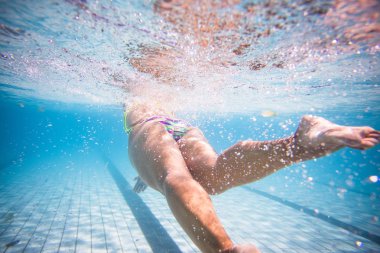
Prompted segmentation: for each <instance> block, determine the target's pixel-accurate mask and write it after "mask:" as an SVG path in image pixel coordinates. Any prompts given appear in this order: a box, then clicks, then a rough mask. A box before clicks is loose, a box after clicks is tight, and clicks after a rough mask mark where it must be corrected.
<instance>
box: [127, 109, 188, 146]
mask: <svg viewBox="0 0 380 253" xmlns="http://www.w3.org/2000/svg"><path fill="white" fill-rule="evenodd" d="M152 120H157V122H159V123H161V124H162V125H163V126H164V127H165V129H166V131H167V132H168V133H169V134H171V135H172V136H173V139H174V140H175V141H179V140H180V139H181V138H182V137H183V136H184V135H185V134H186V133H187V131H189V129H190V128H191V125H190V124H189V123H187V122H186V121H184V120H180V119H172V118H168V117H165V116H159V115H156V116H152V117H149V118H147V119H145V120H143V121H141V122H139V123H137V124H140V123H141V124H143V123H145V122H148V121H152ZM137 124H135V125H137ZM132 128H133V126H127V124H126V120H125V117H124V129H125V131H126V132H127V133H130V132H131V131H132Z"/></svg>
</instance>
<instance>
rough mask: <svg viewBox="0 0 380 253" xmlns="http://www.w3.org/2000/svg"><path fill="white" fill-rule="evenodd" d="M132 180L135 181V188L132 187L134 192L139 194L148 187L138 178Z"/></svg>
mask: <svg viewBox="0 0 380 253" xmlns="http://www.w3.org/2000/svg"><path fill="white" fill-rule="evenodd" d="M134 180H135V181H136V184H135V187H133V191H134V192H136V193H140V192H142V191H145V189H146V188H147V187H148V185H147V184H146V183H145V182H144V181H143V180H142V179H141V178H140V177H135V179H134Z"/></svg>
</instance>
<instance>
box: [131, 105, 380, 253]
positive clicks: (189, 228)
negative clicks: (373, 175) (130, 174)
mask: <svg viewBox="0 0 380 253" xmlns="http://www.w3.org/2000/svg"><path fill="white" fill-rule="evenodd" d="M153 108H154V107H149V106H147V105H139V106H135V107H134V108H133V109H132V110H130V111H129V113H128V115H127V124H128V125H130V126H131V125H134V127H133V130H132V132H131V134H130V136H129V156H130V160H131V161H132V163H133V165H134V166H135V168H136V169H137V172H138V174H139V176H140V177H141V178H142V180H143V181H144V182H145V183H146V184H147V185H149V186H150V187H152V188H154V189H155V190H157V191H159V192H161V193H162V194H163V195H164V196H165V198H166V200H167V202H168V204H169V207H170V209H171V210H172V212H173V214H174V216H175V217H176V219H177V221H178V222H179V223H180V225H181V226H182V228H183V229H184V230H185V231H186V233H187V234H188V235H189V237H190V238H191V239H192V241H193V242H194V243H195V244H196V245H197V246H198V247H199V249H200V250H201V251H202V252H247V253H248V252H249V253H250V252H259V250H258V249H257V248H256V247H255V246H253V245H234V244H233V242H232V241H231V239H230V238H229V237H228V235H227V233H226V231H225V230H224V228H223V226H222V224H221V222H220V220H219V219H218V217H217V215H216V212H215V210H214V207H213V205H212V202H211V199H210V197H209V194H219V193H222V192H224V191H226V190H228V189H231V188H233V187H236V186H240V185H243V184H247V183H251V182H254V181H256V180H259V179H261V178H263V177H265V176H267V175H270V174H272V173H274V172H276V171H277V170H279V169H281V168H284V167H286V166H289V165H291V164H293V163H296V162H300V161H306V160H309V159H313V158H317V157H321V156H324V155H326V154H329V153H332V152H334V151H336V150H338V149H340V148H343V147H351V148H356V149H367V148H370V147H373V146H375V145H376V144H378V143H379V140H380V132H379V131H376V130H374V129H373V128H370V127H346V126H340V125H336V124H333V123H331V122H330V121H327V120H325V119H323V118H320V117H314V116H304V117H303V118H302V120H301V122H300V124H299V127H298V129H297V131H296V132H295V133H294V134H293V135H292V136H289V137H287V138H284V139H279V140H274V141H264V142H262V141H251V140H247V141H242V142H238V143H236V144H235V145H233V146H232V147H230V148H228V149H227V150H225V151H224V152H223V153H222V154H220V155H218V154H216V152H215V151H214V149H213V148H212V147H211V146H210V144H209V143H208V141H207V139H206V138H205V137H204V135H203V134H202V132H201V131H200V130H199V129H198V128H195V127H194V128H191V129H190V130H189V131H188V132H187V133H186V134H185V135H184V136H183V137H182V138H181V139H180V140H179V141H178V142H176V141H175V140H174V139H173V137H172V136H171V135H170V134H169V133H168V132H167V131H166V130H165V128H164V126H163V125H162V124H161V123H159V122H157V121H154V120H153V121H148V122H145V123H138V122H141V120H143V119H146V118H147V117H150V116H152V115H167V116H169V117H173V116H172V115H170V114H169V113H165V112H164V111H157V110H156V109H153ZM136 123H137V124H136Z"/></svg>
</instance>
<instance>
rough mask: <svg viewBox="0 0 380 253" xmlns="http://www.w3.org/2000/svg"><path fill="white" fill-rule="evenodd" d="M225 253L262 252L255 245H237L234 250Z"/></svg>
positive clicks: (224, 252)
mask: <svg viewBox="0 0 380 253" xmlns="http://www.w3.org/2000/svg"><path fill="white" fill-rule="evenodd" d="M222 252H223V253H260V250H258V249H257V248H256V247H255V246H253V245H249V244H246V245H236V246H234V247H233V248H232V249H229V250H226V251H222Z"/></svg>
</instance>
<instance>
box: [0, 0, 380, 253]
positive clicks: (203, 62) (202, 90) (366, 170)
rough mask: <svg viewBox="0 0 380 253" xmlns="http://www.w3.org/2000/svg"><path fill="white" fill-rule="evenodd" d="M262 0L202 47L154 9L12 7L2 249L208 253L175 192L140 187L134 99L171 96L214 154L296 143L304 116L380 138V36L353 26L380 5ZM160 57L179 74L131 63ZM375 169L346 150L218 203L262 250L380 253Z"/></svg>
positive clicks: (233, 230) (2, 88)
mask: <svg viewBox="0 0 380 253" xmlns="http://www.w3.org/2000/svg"><path fill="white" fill-rule="evenodd" d="M264 2H265V1H264ZM264 2H262V4H261V5H260V4H259V6H260V8H261V9H260V8H257V9H256V10H257V11H256V12H255V13H256V14H255V15H256V16H253V17H252V16H247V17H248V18H247V19H246V20H245V21H244V22H245V23H243V24H242V25H241V27H240V29H238V30H237V31H235V30H230V31H229V32H227V33H225V31H219V32H216V34H215V36H222V35H223V36H227V37H228V36H231V37H233V38H235V40H232V42H231V40H226V41H224V43H222V42H223V40H222V39H220V40H215V44H210V45H208V47H205V48H203V47H202V46H199V44H200V43H199V41H198V38H197V37H196V34H195V33H194V34H193V33H191V32H188V34H185V35H184V34H182V33H181V32H179V31H178V30H176V24H175V23H170V22H169V21H168V20H167V19H165V18H163V14H162V15H161V14H158V13H157V12H155V11H153V10H154V2H152V1H141V2H140V1H127V2H122V1H120V2H119V1H110V2H108V1H72V0H70V1H64V2H63V1H38V2H22V1H12V2H11V1H1V2H0V7H1V8H0V10H1V11H0V53H1V55H0V57H1V58H0V118H1V120H0V140H1V141H0V152H1V154H2V155H1V156H0V252H7V253H8V252H199V250H198V249H197V248H196V246H195V245H194V244H193V243H192V242H191V240H190V239H189V238H188V237H187V235H186V234H185V233H184V231H183V230H182V229H181V227H180V226H179V224H178V223H177V222H176V220H175V219H174V217H173V215H172V214H171V212H170V210H169V208H168V206H167V204H166V201H165V199H164V198H163V196H161V195H160V194H159V193H157V192H155V191H153V190H152V189H147V190H146V191H145V192H143V193H141V194H139V195H137V194H135V193H134V192H133V191H132V187H133V185H134V178H135V177H136V176H137V174H136V171H135V170H134V168H133V167H132V165H131V163H130V161H129V159H128V136H127V135H126V134H125V133H124V130H123V122H122V120H123V106H122V103H123V102H127V104H128V103H129V102H132V101H133V100H135V99H144V98H145V99H146V98H148V99H149V98H155V99H157V100H159V101H160V102H161V103H162V104H164V105H166V106H169V107H171V108H173V110H175V111H176V112H177V115H178V117H179V118H184V119H186V120H188V121H189V122H191V123H192V124H193V125H195V126H198V127H199V128H200V129H202V131H203V132H204V134H205V136H206V137H207V138H208V140H209V142H210V143H211V144H212V146H213V147H214V149H215V150H216V151H217V152H218V153H220V152H222V151H223V150H224V149H226V148H228V147H229V146H231V145H233V144H234V143H236V142H237V141H240V140H245V139H253V140H272V139H277V138H283V137H286V136H289V135H290V134H292V133H293V132H294V131H295V130H296V128H297V124H298V122H299V120H300V118H301V117H302V115H304V114H315V115H318V116H322V117H325V118H326V119H328V120H330V121H333V122H335V123H338V124H341V125H353V126H362V125H369V126H371V127H373V128H376V129H380V107H379V105H380V99H379V84H380V82H379V80H380V78H379V77H380V73H379V69H380V68H379V66H380V61H379V60H380V57H379V56H380V55H379V53H380V49H379V43H378V42H379V38H380V34H379V33H378V32H376V29H375V30H372V31H367V32H365V34H367V35H368V34H369V35H371V36H368V38H367V37H360V36H359V35H361V36H363V34H360V33H358V32H357V31H356V30H355V29H354V28H355V24H358V25H362V27H365V26H366V25H371V24H378V23H379V21H378V19H376V18H375V19H371V18H370V17H372V16H371V15H370V14H373V13H378V9H377V8H375V7H377V6H378V5H376V3H375V4H374V5H373V6H374V7H373V6H372V5H370V7H371V6H372V8H370V7H368V8H367V7H365V8H364V7H360V8H364V9H363V11H362V12H361V13H355V12H354V14H353V15H352V17H351V16H350V15H348V18H347V17H346V18H341V19H339V20H338V21H336V20H335V19H334V17H335V16H334V15H335V14H336V15H338V14H337V13H339V11H342V10H340V9H339V8H338V7H336V6H335V5H334V2H333V1H302V2H301V1H294V2H289V5H286V4H283V5H280V4H279V5H275V6H270V5H268V6H266V5H265V3H264ZM249 3H261V2H260V1H257V2H255V1H242V3H240V4H237V5H233V6H232V7H230V8H229V7H226V9H223V10H220V13H219V14H220V15H223V13H227V14H228V15H227V16H226V17H227V18H228V17H230V14H229V13H232V12H233V11H245V10H246V8H247V7H246V6H248V5H247V4H249ZM347 3H348V6H350V5H352V4H353V2H351V1H347ZM356 8H357V9H358V8H359V7H356ZM270 9H271V10H273V11H274V12H276V13H280V14H281V15H285V16H286V15H288V16H289V20H288V21H289V22H284V23H283V24H282V25H283V26H284V27H285V28H284V29H282V28H279V27H281V26H279V25H278V20H277V19H275V20H272V19H268V18H265V17H266V15H267V14H265V13H267V12H268V10H270ZM343 9H344V8H343ZM327 10H329V11H330V12H326V11H327ZM334 11H335V14H334ZM313 13H314V14H313ZM363 13H364V14H363ZM247 15H248V14H247ZM186 17H187V16H184V17H182V18H183V19H186ZM374 17H376V16H374ZM181 20H182V19H181ZM183 22H184V21H183ZM258 22H260V24H261V26H260V27H258V26H257V25H256V24H257V23H258ZM332 24H334V25H332ZM245 25H247V26H248V25H253V26H255V25H256V26H255V27H256V30H254V31H253V30H250V32H249V33H248V32H246V30H244V29H246V27H245ZM275 25H277V27H278V28H275V29H273V27H275ZM267 27H269V28H271V33H270V34H269V35H267V36H266V35H263V34H265V32H264V30H265V29H264V28H267ZM183 29H184V30H186V29H189V27H187V26H186V23H185V25H184V28H183ZM361 30H365V29H364V28H362V29H361ZM351 32H352V34H353V35H350V34H351ZM258 34H261V35H260V36H258ZM358 34H359V35H358ZM235 35H239V36H238V37H236V36H235ZM355 35H356V37H355ZM207 36H209V35H207ZM234 36H235V37H234ZM255 36H256V37H255ZM257 36H258V37H257ZM350 36H351V37H350ZM251 37H252V38H251ZM237 38H238V39H237ZM247 43H249V44H250V46H249V47H247V48H244V46H243V47H242V46H241V45H245V44H247ZM161 47H164V48H165V49H167V50H168V52H171V50H172V51H173V52H174V53H173V52H171V53H166V54H163V56H162V58H165V57H167V58H168V59H169V60H168V61H167V62H166V65H165V66H164V67H162V66H161V65H159V64H157V65H155V64H156V63H154V64H153V63H152V64H153V65H152V68H153V69H154V68H157V69H158V70H160V71H163V73H165V74H166V75H167V76H165V75H162V76H154V75H152V73H149V71H148V73H147V72H146V71H145V72H144V71H143V70H141V69H138V67H136V66H133V63H132V61H131V59H139V58H143V57H144V56H148V59H154V57H156V55H155V53H152V52H151V51H149V50H148V53H147V52H146V51H144V50H146V48H154V49H157V48H161ZM239 47H240V49H239V50H242V53H235V54H236V55H233V57H232V58H231V56H230V55H229V54H228V53H229V52H233V51H235V52H237V51H236V50H237V48H239ZM152 51H154V50H152ZM173 55H174V56H173ZM230 61H234V64H230ZM152 62H154V61H153V60H152ZM173 62H174V63H173ZM226 62H229V63H228V64H230V65H228V64H227V65H226ZM279 66H280V67H279ZM165 71H166V72H165ZM379 170H380V149H379V147H374V148H372V149H369V150H366V151H360V150H353V149H348V148H344V149H342V150H339V151H338V152H336V153H334V154H331V155H329V156H327V157H323V158H320V159H317V160H311V161H307V162H303V163H300V164H296V165H293V166H290V167H288V168H284V169H282V170H281V171H278V172H277V173H275V174H273V175H271V176H269V177H267V178H264V179H262V180H260V181H257V182H254V183H252V184H248V185H246V186H242V187H238V188H236V189H232V190H230V191H227V192H226V193H223V194H221V195H218V196H212V200H213V202H214V205H215V209H216V211H217V213H218V215H219V217H220V218H221V220H222V223H223V224H224V226H225V228H226V230H227V232H228V234H229V235H230V236H231V239H232V240H233V241H234V242H236V243H254V244H256V245H257V246H258V247H259V249H261V250H262V252H380V222H379V214H380V202H379V194H380V183H379V182H380V181H379V179H378V177H380V171H379Z"/></svg>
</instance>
